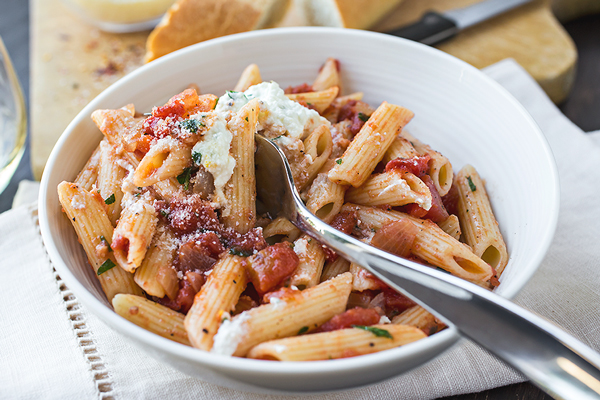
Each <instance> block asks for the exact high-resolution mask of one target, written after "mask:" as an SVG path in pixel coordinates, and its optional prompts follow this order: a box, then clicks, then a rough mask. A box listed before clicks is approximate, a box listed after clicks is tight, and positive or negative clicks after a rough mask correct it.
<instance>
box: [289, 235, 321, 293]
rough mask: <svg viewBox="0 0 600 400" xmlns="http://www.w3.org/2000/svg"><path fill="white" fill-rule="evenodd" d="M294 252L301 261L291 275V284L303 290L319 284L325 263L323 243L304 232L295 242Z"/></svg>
mask: <svg viewBox="0 0 600 400" xmlns="http://www.w3.org/2000/svg"><path fill="white" fill-rule="evenodd" d="M294 252H296V254H297V255H298V258H299V259H300V263H299V264H298V267H297V268H296V270H295V271H294V273H293V274H292V276H291V277H290V285H294V286H296V287H298V288H299V289H301V290H302V289H304V288H310V287H313V286H316V285H317V284H319V282H320V279H321V272H322V271H323V265H324V264H325V252H324V251H323V246H321V243H319V242H318V241H317V240H316V239H313V238H311V237H310V236H308V235H306V234H304V235H302V236H301V237H300V238H299V239H297V240H296V241H295V242H294Z"/></svg>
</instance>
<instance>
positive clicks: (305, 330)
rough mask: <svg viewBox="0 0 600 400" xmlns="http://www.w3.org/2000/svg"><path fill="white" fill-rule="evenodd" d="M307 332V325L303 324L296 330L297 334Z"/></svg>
mask: <svg viewBox="0 0 600 400" xmlns="http://www.w3.org/2000/svg"><path fill="white" fill-rule="evenodd" d="M306 332H308V326H303V327H302V328H300V330H299V331H298V335H302V334H303V333H306Z"/></svg>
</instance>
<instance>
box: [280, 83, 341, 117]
mask: <svg viewBox="0 0 600 400" xmlns="http://www.w3.org/2000/svg"><path fill="white" fill-rule="evenodd" d="M339 91H340V89H339V88H338V87H337V86H333V87H330V88H329V89H326V90H322V91H319V92H306V93H297V94H286V96H287V98H288V99H290V100H293V101H296V102H298V103H300V104H305V105H306V106H308V107H309V108H313V109H315V110H317V112H319V113H322V112H323V111H325V110H326V109H327V108H328V107H329V106H330V105H331V103H332V102H333V100H334V99H335V98H336V97H337V95H338V93H339Z"/></svg>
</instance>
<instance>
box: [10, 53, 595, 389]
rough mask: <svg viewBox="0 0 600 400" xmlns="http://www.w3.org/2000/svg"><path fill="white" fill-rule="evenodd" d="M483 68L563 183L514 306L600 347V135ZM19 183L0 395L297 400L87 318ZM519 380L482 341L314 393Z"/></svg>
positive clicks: (505, 74) (526, 87) (518, 79)
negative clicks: (236, 383)
mask: <svg viewBox="0 0 600 400" xmlns="http://www.w3.org/2000/svg"><path fill="white" fill-rule="evenodd" d="M485 73H487V74H488V75H489V76H490V77H492V78H493V79H495V80H497V81H498V82H499V83H500V84H501V85H503V86H504V87H505V88H507V89H508V90H509V91H510V92H511V93H512V94H513V95H514V96H515V97H516V98H517V99H518V100H519V101H520V102H521V103H522V104H523V105H524V106H525V107H526V108H527V109H528V110H529V112H530V113H531V115H532V116H533V117H534V118H535V120H536V121H537V122H538V124H539V125H540V127H541V129H542V130H543V132H544V134H545V135H546V138H547V139H548V141H549V143H550V146H551V147H552V150H553V152H554V155H555V157H556V162H557V164H558V169H559V175H560V180H561V208H560V217H559V221H558V229H557V232H556V236H555V238H554V242H553V244H552V246H551V248H550V251H549V252H548V254H547V256H546V258H545V259H544V261H543V262H542V265H541V266H540V268H539V270H538V272H537V273H536V274H535V276H534V277H533V278H532V280H531V281H530V283H529V284H528V285H527V286H526V287H525V289H524V290H523V291H522V292H521V293H520V294H519V295H518V296H517V298H516V302H517V303H519V304H520V305H522V306H524V307H526V308H528V309H530V310H532V311H534V312H537V313H539V314H541V315H543V316H545V317H547V318H548V319H550V320H552V321H554V322H556V323H557V324H559V325H560V326H562V327H563V328H564V329H565V330H567V331H569V332H571V333H572V334H574V335H575V336H576V337H578V338H579V339H581V340H582V341H583V342H584V343H586V344H588V345H589V346H591V347H592V348H594V349H596V350H598V349H600V328H599V327H600V313H598V310H600V273H599V272H600V263H599V262H598V259H599V258H600V257H599V256H600V244H599V240H600V224H599V223H597V222H596V220H597V218H600V201H599V199H598V198H597V197H598V194H600V189H599V188H600V146H599V144H598V143H600V134H595V135H591V134H587V135H586V134H584V133H583V132H582V131H581V130H580V129H579V128H578V127H576V126H575V125H574V124H573V123H571V122H570V121H569V120H568V119H567V118H566V117H565V116H564V115H562V114H561V113H560V111H559V110H558V109H557V108H556V107H555V106H554V105H553V104H552V103H551V102H550V100H549V99H548V98H547V97H546V95H545V94H544V92H543V91H542V90H541V89H540V88H539V86H538V85H537V84H536V83H535V81H534V80H533V79H532V78H531V77H530V76H529V75H527V73H526V72H525V71H524V70H523V69H522V68H521V67H520V66H519V65H517V64H516V63H515V62H514V61H512V60H505V61H502V62H500V63H498V64H496V65H493V66H491V67H489V68H487V69H486V70H485ZM595 140H596V142H594V141H595ZM523 173H527V171H523ZM22 186H23V187H22V190H20V192H19V195H18V196H17V198H16V199H15V202H16V203H20V204H23V203H25V202H28V201H29V200H31V201H33V203H31V204H29V205H21V206H18V207H16V208H14V209H13V210H11V211H8V212H6V213H4V214H2V215H0V255H1V256H0V277H1V279H0V288H1V290H0V299H1V304H2V311H1V312H0V333H1V335H0V338H1V344H2V346H1V356H0V399H38V398H43V399H58V398H60V399H90V398H102V399H108V398H113V399H163V398H174V399H192V398H193V399H198V398H207V399H253V400H254V399H255V400H268V399H283V398H286V399H289V398H293V397H289V396H277V395H271V396H269V395H258V394H252V393H243V392H237V391H234V390H230V389H225V388H221V387H218V386H215V385H213V384H211V383H207V382H203V381H201V380H198V379H194V378H190V377H188V376H186V375H183V374H182V373H180V372H178V371H176V370H174V369H172V368H171V367H169V366H166V365H163V364H161V363H159V362H157V361H155V360H154V359H152V358H150V357H149V356H147V355H145V354H144V353H143V352H141V351H140V350H138V349H137V348H135V347H133V346H131V345H130V344H129V343H128V342H126V341H125V340H123V339H122V338H121V337H120V336H119V335H117V334H116V333H115V332H113V331H112V330H110V329H109V328H108V327H106V326H105V325H104V324H103V323H102V322H100V321H99V320H98V319H97V318H96V317H95V316H93V315H91V314H90V313H88V312H87V311H86V310H85V308H84V307H82V306H81V305H79V303H78V302H77V299H76V298H75V297H74V296H73V295H72V294H71V293H70V292H69V290H68V288H67V287H66V286H65V285H64V284H63V283H62V282H61V281H60V278H59V277H58V276H57V274H56V273H55V272H53V268H52V266H51V264H50V263H49V261H48V258H47V255H46V253H45V250H44V248H43V245H42V242H41V238H40V236H39V232H38V227H37V220H36V206H35V196H36V190H37V186H36V185H35V184H34V183H23V185H22ZM32 196H33V197H32ZM523 380H524V378H523V377H522V376H520V375H519V374H518V373H517V372H515V371H514V370H512V369H511V368H509V367H507V366H505V365H504V364H503V363H501V362H500V361H498V360H496V359H495V358H494V357H492V356H490V355H489V354H488V353H487V352H485V351H484V350H482V349H480V348H479V347H478V346H476V345H474V344H472V343H470V342H467V341H462V342H461V343H460V344H458V345H456V346H455V347H454V348H452V349H451V350H449V351H448V352H446V353H445V354H443V355H442V356H440V357H438V358H437V359H435V360H434V361H432V362H430V363H429V364H427V365H424V366H422V367H420V368H418V369H416V370H414V371H412V372H410V373H408V374H405V375H403V376H400V377H397V378H394V379H391V380H389V381H386V382H383V383H380V384H377V385H373V386H369V387H365V388H360V389H355V390H350V391H346V392H338V393H332V394H325V395H318V396H314V398H317V399H324V400H325V399H326V400H334V399H336V400H337V399H339V400H342V399H352V400H354V399H384V398H385V399H388V398H402V399H431V398H437V397H442V396H449V395H455V394H462V393H469V392H476V391H481V390H484V389H489V388H493V387H498V386H503V385H507V384H511V383H515V382H520V381H523ZM303 398H306V397H303ZM311 398H313V397H311Z"/></svg>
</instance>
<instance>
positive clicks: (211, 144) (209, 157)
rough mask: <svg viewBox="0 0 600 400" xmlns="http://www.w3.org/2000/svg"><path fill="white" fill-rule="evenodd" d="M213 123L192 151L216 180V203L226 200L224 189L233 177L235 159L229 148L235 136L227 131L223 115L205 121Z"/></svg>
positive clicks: (200, 163)
mask: <svg viewBox="0 0 600 400" xmlns="http://www.w3.org/2000/svg"><path fill="white" fill-rule="evenodd" d="M205 121H207V122H208V121H212V125H211V126H210V127H209V128H208V130H207V131H206V132H205V133H204V136H203V138H202V139H200V141H199V142H198V143H196V144H195V145H194V147H193V149H192V153H193V154H194V153H198V154H200V155H201V156H200V157H199V165H202V166H203V167H204V168H205V169H206V170H207V171H208V172H210V173H211V174H212V176H213V178H214V183H215V195H216V198H215V201H217V202H219V201H220V200H221V199H224V196H223V187H224V186H225V184H226V183H227V181H229V179H230V178H231V175H233V169H234V168H235V159H234V158H233V157H232V156H231V155H230V154H229V147H230V146H231V140H232V139H233V136H232V134H231V132H230V131H229V129H227V121H225V119H224V118H223V116H222V115H219V114H217V115H215V116H214V118H210V119H208V118H207V119H205Z"/></svg>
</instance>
